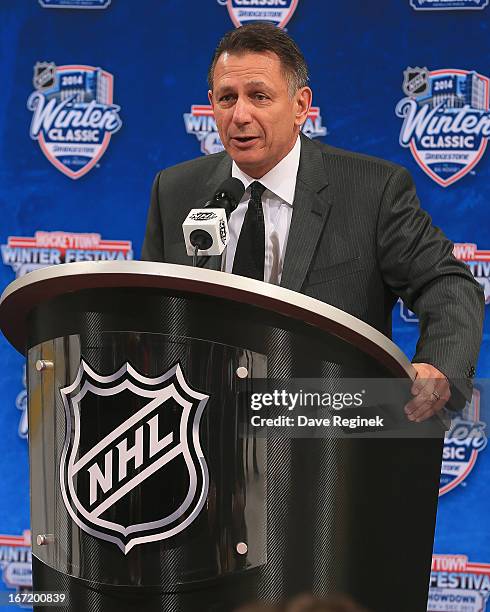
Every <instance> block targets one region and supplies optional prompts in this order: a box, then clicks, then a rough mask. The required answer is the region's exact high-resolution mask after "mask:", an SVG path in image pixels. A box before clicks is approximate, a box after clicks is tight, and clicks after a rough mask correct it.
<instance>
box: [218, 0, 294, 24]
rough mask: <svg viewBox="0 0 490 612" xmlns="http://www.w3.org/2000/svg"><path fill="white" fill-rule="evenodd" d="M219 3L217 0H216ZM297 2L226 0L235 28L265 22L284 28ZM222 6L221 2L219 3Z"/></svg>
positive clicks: (288, 0)
mask: <svg viewBox="0 0 490 612" xmlns="http://www.w3.org/2000/svg"><path fill="white" fill-rule="evenodd" d="M218 1H219V0H218ZM298 1H299V0H267V2H264V0H227V2H226V5H227V7H228V13H229V14H230V17H231V20H232V22H233V24H234V25H235V27H236V28H239V27H240V26H242V25H246V24H247V23H256V22H258V21H260V22H266V23H272V24H273V25H275V26H277V27H279V28H284V27H285V26H286V24H287V23H288V22H289V20H290V19H291V17H292V16H293V14H294V11H295V10H296V7H297V6H298ZM220 4H222V2H220Z"/></svg>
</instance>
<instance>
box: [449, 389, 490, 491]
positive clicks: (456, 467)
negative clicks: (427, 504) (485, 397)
mask: <svg viewBox="0 0 490 612" xmlns="http://www.w3.org/2000/svg"><path fill="white" fill-rule="evenodd" d="M485 426H486V425H485V423H483V422H482V421H480V392H479V391H478V390H477V389H475V390H474V391H473V397H472V399H471V403H470V404H469V406H467V407H466V408H465V409H464V410H463V412H462V414H461V415H458V416H456V417H455V418H453V419H452V421H451V427H450V429H449V431H448V432H447V433H446V437H445V439H444V450H443V455H442V467H441V479H440V485H439V495H440V496H441V495H444V494H445V493H448V492H449V491H452V490H453V489H455V488H456V487H457V486H458V485H460V484H461V483H462V482H463V481H464V480H465V479H466V478H467V477H468V476H469V474H470V473H471V472H472V470H473V468H474V467H475V463H476V461H477V459H478V455H479V453H480V452H481V451H483V450H484V449H485V448H486V446H487V436H486V434H485Z"/></svg>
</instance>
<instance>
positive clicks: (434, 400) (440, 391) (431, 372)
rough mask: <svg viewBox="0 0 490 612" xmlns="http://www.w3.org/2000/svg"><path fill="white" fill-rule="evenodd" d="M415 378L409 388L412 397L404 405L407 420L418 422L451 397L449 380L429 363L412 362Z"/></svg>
mask: <svg viewBox="0 0 490 612" xmlns="http://www.w3.org/2000/svg"><path fill="white" fill-rule="evenodd" d="M413 367H414V368H415V370H416V371H417V375H416V378H415V380H414V382H413V385H412V388H411V389H410V391H411V393H412V395H413V396H414V398H413V399H412V400H410V401H409V402H408V404H407V405H406V406H405V414H406V415H407V418H408V420H409V421H416V422H417V423H420V422H421V421H425V420H427V419H429V418H430V417H431V416H433V415H434V414H436V413H437V412H439V410H440V409H441V408H442V407H443V406H444V405H445V404H446V403H447V402H448V400H449V398H450V397H451V391H450V390H449V382H448V380H447V378H446V377H445V376H444V374H443V373H442V372H440V371H439V370H438V369H437V368H435V367H434V366H432V365H430V364H429V363H414V364H413Z"/></svg>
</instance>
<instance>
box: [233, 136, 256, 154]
mask: <svg viewBox="0 0 490 612" xmlns="http://www.w3.org/2000/svg"><path fill="white" fill-rule="evenodd" d="M256 141H257V136H233V138H232V139H231V142H232V143H233V146H234V147H235V148H236V149H242V150H244V151H246V150H248V149H250V148H252V147H253V146H254V145H255V142H256Z"/></svg>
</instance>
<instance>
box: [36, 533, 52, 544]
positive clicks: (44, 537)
mask: <svg viewBox="0 0 490 612" xmlns="http://www.w3.org/2000/svg"><path fill="white" fill-rule="evenodd" d="M36 542H37V545H38V546H47V545H48V544H52V543H53V542H54V535H53V534H52V533H40V534H39V535H38V536H37V538H36Z"/></svg>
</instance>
